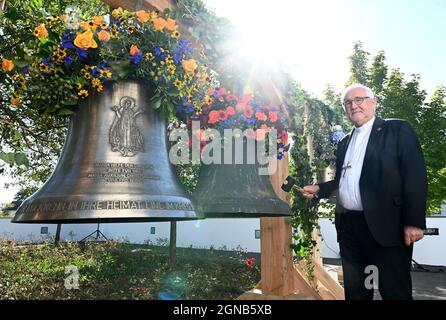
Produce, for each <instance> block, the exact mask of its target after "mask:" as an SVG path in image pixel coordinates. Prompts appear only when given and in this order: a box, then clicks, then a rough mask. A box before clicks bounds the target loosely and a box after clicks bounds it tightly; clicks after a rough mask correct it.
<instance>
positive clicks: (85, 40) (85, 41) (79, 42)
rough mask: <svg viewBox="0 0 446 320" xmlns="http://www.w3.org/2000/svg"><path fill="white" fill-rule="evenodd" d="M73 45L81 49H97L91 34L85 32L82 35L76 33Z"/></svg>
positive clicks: (88, 31)
mask: <svg viewBox="0 0 446 320" xmlns="http://www.w3.org/2000/svg"><path fill="white" fill-rule="evenodd" d="M74 45H75V46H76V47H78V48H81V49H84V50H86V49H88V48H97V47H98V44H97V43H96V41H94V39H93V32H91V30H87V31H85V32H83V33H79V32H78V33H77V36H76V39H74Z"/></svg>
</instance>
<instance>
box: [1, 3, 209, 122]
mask: <svg viewBox="0 0 446 320" xmlns="http://www.w3.org/2000/svg"><path fill="white" fill-rule="evenodd" d="M81 16H82V13H81V12H79V10H76V9H73V8H70V10H69V11H68V12H67V15H62V16H50V17H48V18H47V20H46V21H44V22H38V23H37V24H36V27H35V29H34V30H33V36H34V40H33V41H31V42H30V45H29V46H28V47H26V48H24V49H23V50H20V52H18V53H17V56H16V57H3V60H2V70H3V72H4V73H5V74H6V75H7V76H8V77H9V78H10V82H11V84H12V85H11V88H12V90H11V92H10V99H9V101H10V103H11V104H13V105H14V106H16V107H19V106H20V105H21V104H25V105H27V106H28V107H31V108H36V109H38V110H39V111H40V112H41V113H50V114H54V113H56V114H63V113H64V112H65V113H70V112H67V109H68V110H70V106H74V105H76V104H77V103H78V102H79V100H81V99H84V98H86V97H87V96H89V95H91V94H92V93H93V92H101V91H102V90H103V84H104V82H105V81H108V80H118V79H142V80H148V81H149V82H150V83H151V84H152V85H153V87H154V88H155V95H154V97H153V100H152V106H153V107H154V108H156V109H157V108H161V110H162V111H163V113H164V114H167V115H170V114H175V113H176V112H177V111H181V112H179V114H180V115H181V116H183V117H188V116H192V115H197V114H199V113H200V110H201V105H202V104H203V102H204V101H207V100H209V96H208V95H207V94H206V93H207V90H208V88H209V86H210V85H209V84H210V76H209V72H208V69H207V68H206V67H205V66H204V65H203V64H201V63H200V61H199V59H198V58H197V54H196V52H195V50H194V49H193V48H192V46H191V45H190V43H189V42H188V41H187V40H185V39H181V38H180V33H179V31H178V25H177V24H176V21H175V20H173V19H171V18H169V17H168V16H167V15H163V14H161V13H158V12H155V11H144V10H140V11H137V12H129V11H127V10H123V9H122V8H118V9H115V10H113V12H112V14H111V15H106V16H93V17H91V18H89V19H81ZM54 82H58V83H59V85H58V87H60V90H59V91H58V92H48V89H47V88H48V87H49V86H50V84H51V83H54ZM60 82H62V83H60Z"/></svg>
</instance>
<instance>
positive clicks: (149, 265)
mask: <svg viewBox="0 0 446 320" xmlns="http://www.w3.org/2000/svg"><path fill="white" fill-rule="evenodd" d="M168 251H169V248H168V247H156V246H153V245H132V244H128V243H118V242H115V241H108V242H105V243H93V242H86V243H82V244H79V243H74V242H65V243H62V244H61V245H60V246H54V245H52V244H49V243H44V244H39V245H31V244H28V245H17V244H14V243H13V242H12V241H3V242H0V299H14V300H20V299H107V300H108V299H154V300H158V299H182V300H183V299H184V300H190V299H194V300H203V299H206V300H214V299H222V300H231V299H235V298H237V297H238V296H240V295H241V294H242V293H243V292H245V291H248V290H250V289H252V288H253V287H254V286H255V285H256V283H257V282H258V281H259V280H260V270H259V267H258V266H257V265H256V264H255V263H254V265H253V266H250V265H248V264H247V263H246V258H247V256H246V253H244V252H242V251H234V252H232V253H230V254H228V253H227V252H221V251H218V250H203V249H201V250H196V249H192V248H186V249H184V248H181V249H180V248H178V249H177V255H176V262H175V264H174V265H171V264H170V263H169V262H170V261H169V252H168ZM77 271H78V276H77ZM76 279H78V280H76ZM76 281H77V283H78V285H79V289H73V287H76ZM67 287H68V288H69V289H67Z"/></svg>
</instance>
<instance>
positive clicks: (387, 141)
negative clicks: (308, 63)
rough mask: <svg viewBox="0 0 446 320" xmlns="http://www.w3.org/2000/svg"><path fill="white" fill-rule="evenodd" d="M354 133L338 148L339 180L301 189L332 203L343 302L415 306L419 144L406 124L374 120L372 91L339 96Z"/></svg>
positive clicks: (421, 176)
mask: <svg viewBox="0 0 446 320" xmlns="http://www.w3.org/2000/svg"><path fill="white" fill-rule="evenodd" d="M342 103H343V104H344V108H345V113H346V115H347V117H348V118H349V119H350V121H351V122H352V123H353V125H354V128H353V130H352V131H351V132H350V134H348V135H347V136H345V137H344V138H343V139H342V140H341V141H340V142H339V144H338V149H337V160H336V176H335V179H334V180H332V181H328V182H325V183H321V184H318V185H313V186H305V187H304V188H303V190H304V191H303V196H304V197H306V198H309V199H312V198H313V197H315V196H317V197H319V198H328V197H331V196H335V197H336V217H335V223H336V230H337V233H338V242H339V247H340V254H341V259H342V267H343V272H344V289H345V297H346V299H348V300H351V299H364V300H372V299H373V288H374V287H375V288H379V292H380V294H381V297H382V298H383V299H412V281H411V277H410V269H411V262H412V249H413V243H414V242H415V241H418V240H420V239H421V238H422V237H423V229H425V227H426V226H425V222H426V197H427V175H426V165H425V162H424V158H423V154H422V151H421V148H420V144H419V142H418V139H417V137H416V135H415V132H414V131H413V129H412V127H411V126H410V124H409V123H408V122H406V121H404V120H399V119H388V120H384V119H381V118H379V117H375V109H376V105H377V100H376V99H375V98H374V95H373V92H372V90H371V89H370V88H367V87H365V86H363V85H358V84H357V85H352V86H350V87H348V88H347V89H346V90H345V91H344V94H343V95H342Z"/></svg>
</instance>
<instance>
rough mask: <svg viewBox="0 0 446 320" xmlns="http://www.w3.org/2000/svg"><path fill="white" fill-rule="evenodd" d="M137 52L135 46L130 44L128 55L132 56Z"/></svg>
mask: <svg viewBox="0 0 446 320" xmlns="http://www.w3.org/2000/svg"><path fill="white" fill-rule="evenodd" d="M138 52H139V49H138V47H137V46H136V45H134V44H132V46H131V47H130V55H131V56H134V55H135V54H137V53H138Z"/></svg>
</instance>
